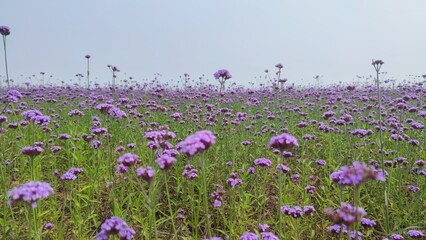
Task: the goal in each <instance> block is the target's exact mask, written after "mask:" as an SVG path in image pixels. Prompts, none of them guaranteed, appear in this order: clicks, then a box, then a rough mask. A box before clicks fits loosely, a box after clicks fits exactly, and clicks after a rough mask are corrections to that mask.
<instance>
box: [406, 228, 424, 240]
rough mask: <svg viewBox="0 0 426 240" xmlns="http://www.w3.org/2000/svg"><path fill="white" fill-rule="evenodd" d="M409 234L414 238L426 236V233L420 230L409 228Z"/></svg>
mask: <svg viewBox="0 0 426 240" xmlns="http://www.w3.org/2000/svg"><path fill="white" fill-rule="evenodd" d="M407 235H408V236H410V237H412V238H419V239H420V238H424V237H426V235H425V234H424V233H423V232H422V231H420V230H409V231H408V232H407Z"/></svg>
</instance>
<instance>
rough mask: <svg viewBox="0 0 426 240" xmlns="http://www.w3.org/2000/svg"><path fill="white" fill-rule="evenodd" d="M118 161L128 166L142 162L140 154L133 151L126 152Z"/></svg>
mask: <svg viewBox="0 0 426 240" xmlns="http://www.w3.org/2000/svg"><path fill="white" fill-rule="evenodd" d="M118 162H119V163H120V164H123V165H124V166H126V167H130V166H133V165H135V164H137V163H140V162H141V161H140V160H139V156H138V155H136V154H133V153H126V154H124V155H122V156H121V157H119V158H118Z"/></svg>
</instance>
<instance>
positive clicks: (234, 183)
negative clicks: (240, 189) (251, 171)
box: [226, 173, 243, 188]
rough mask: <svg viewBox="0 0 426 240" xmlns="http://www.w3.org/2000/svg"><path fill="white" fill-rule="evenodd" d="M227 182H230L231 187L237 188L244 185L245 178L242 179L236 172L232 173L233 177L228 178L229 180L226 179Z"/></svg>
mask: <svg viewBox="0 0 426 240" xmlns="http://www.w3.org/2000/svg"><path fill="white" fill-rule="evenodd" d="M226 183H228V185H229V186H230V187H231V188H235V187H236V186H238V185H242V184H243V180H241V179H240V178H238V177H237V174H236V173H231V177H230V178H228V180H226Z"/></svg>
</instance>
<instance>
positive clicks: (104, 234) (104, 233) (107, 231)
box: [96, 216, 136, 240]
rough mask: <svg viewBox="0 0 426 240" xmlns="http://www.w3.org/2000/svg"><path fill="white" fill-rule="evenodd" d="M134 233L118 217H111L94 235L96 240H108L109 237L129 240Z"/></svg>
mask: <svg viewBox="0 0 426 240" xmlns="http://www.w3.org/2000/svg"><path fill="white" fill-rule="evenodd" d="M135 233H136V232H135V231H134V230H133V229H132V228H131V227H129V226H128V225H127V223H126V222H125V221H124V220H123V219H121V218H119V217H115V216H114V217H111V218H109V219H107V220H106V221H105V222H104V223H102V225H101V230H100V231H99V233H98V235H96V239H97V240H108V239H109V237H110V235H115V234H117V235H119V237H120V239H122V240H130V239H132V238H133V235H134V234H135Z"/></svg>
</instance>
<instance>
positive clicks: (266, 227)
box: [257, 223, 269, 232]
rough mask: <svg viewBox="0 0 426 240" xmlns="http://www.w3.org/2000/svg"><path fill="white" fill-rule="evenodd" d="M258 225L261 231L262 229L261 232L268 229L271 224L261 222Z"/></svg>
mask: <svg viewBox="0 0 426 240" xmlns="http://www.w3.org/2000/svg"><path fill="white" fill-rule="evenodd" d="M257 227H258V229H259V231H261V232H265V231H266V230H268V229H269V225H268V224H266V223H265V224H259V225H257Z"/></svg>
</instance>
